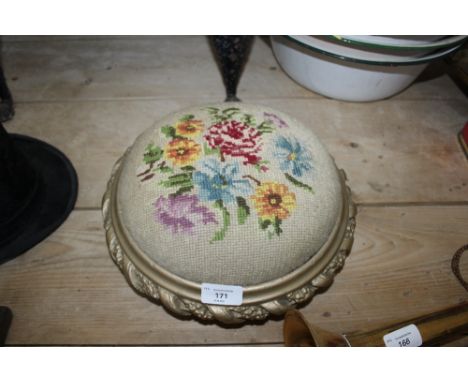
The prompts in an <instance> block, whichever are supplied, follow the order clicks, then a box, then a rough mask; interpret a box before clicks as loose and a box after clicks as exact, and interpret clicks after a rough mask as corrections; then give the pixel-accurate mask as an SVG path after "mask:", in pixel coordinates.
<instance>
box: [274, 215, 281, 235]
mask: <svg viewBox="0 0 468 382" xmlns="http://www.w3.org/2000/svg"><path fill="white" fill-rule="evenodd" d="M281 223H282V220H281V219H279V218H278V217H277V216H275V223H274V224H273V227H274V228H275V233H276V235H277V236H279V235H280V233H281V232H283V230H282V229H281Z"/></svg>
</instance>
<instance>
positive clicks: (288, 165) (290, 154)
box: [273, 135, 312, 177]
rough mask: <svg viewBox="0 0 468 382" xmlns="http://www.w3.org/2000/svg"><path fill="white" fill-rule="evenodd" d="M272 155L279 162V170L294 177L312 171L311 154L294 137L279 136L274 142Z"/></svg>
mask: <svg viewBox="0 0 468 382" xmlns="http://www.w3.org/2000/svg"><path fill="white" fill-rule="evenodd" d="M273 155H274V156H275V158H277V159H278V161H279V166H280V169H281V170H282V171H284V172H290V171H291V172H292V173H293V175H294V176H299V177H300V176H302V175H304V173H306V172H309V171H310V170H312V154H311V153H310V151H309V150H308V149H307V148H305V147H304V146H302V145H301V144H300V143H299V141H298V140H297V139H296V138H294V137H288V138H286V137H283V136H281V135H280V136H279V137H278V138H276V141H275V150H274V153H273Z"/></svg>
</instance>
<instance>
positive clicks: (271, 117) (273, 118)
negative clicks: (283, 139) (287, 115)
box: [263, 112, 289, 128]
mask: <svg viewBox="0 0 468 382" xmlns="http://www.w3.org/2000/svg"><path fill="white" fill-rule="evenodd" d="M263 117H264V118H265V121H266V122H270V123H272V124H273V125H276V126H278V127H279V128H285V127H289V125H288V124H287V123H286V122H284V121H283V120H282V119H281V118H280V117H278V116H277V115H276V114H273V113H267V112H264V113H263Z"/></svg>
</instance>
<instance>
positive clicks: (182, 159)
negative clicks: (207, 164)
mask: <svg viewBox="0 0 468 382" xmlns="http://www.w3.org/2000/svg"><path fill="white" fill-rule="evenodd" d="M200 153H201V146H200V145H199V144H198V143H197V142H195V141H192V140H191V139H184V138H176V139H174V140H172V141H170V142H169V143H168V144H167V145H166V147H165V148H164V157H165V158H166V159H167V160H170V161H171V162H172V163H173V164H174V165H176V166H186V165H189V164H192V163H193V162H195V161H196V160H197V159H198V158H199V156H200Z"/></svg>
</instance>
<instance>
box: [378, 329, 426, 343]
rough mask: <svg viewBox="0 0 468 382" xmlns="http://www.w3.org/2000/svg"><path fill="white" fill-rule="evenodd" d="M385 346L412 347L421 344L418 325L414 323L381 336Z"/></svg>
mask: <svg viewBox="0 0 468 382" xmlns="http://www.w3.org/2000/svg"><path fill="white" fill-rule="evenodd" d="M383 340H384V342H385V346H396V347H412V346H421V345H422V342H423V341H422V337H421V333H420V332H419V330H418V327H417V326H416V325H414V324H411V325H408V326H405V327H404V328H401V329H398V330H395V331H393V332H391V333H388V334H386V335H384V336H383Z"/></svg>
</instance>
